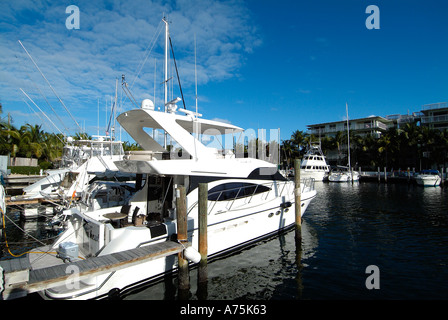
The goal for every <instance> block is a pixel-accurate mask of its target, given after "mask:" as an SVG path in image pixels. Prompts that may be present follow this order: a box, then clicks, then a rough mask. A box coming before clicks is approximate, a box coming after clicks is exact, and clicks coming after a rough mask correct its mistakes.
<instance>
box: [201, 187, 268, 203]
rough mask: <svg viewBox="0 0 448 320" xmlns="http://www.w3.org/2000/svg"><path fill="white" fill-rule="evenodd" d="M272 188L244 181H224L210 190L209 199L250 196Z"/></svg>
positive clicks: (224, 199)
mask: <svg viewBox="0 0 448 320" xmlns="http://www.w3.org/2000/svg"><path fill="white" fill-rule="evenodd" d="M269 190H271V188H269V187H266V186H262V185H258V184H254V183H244V182H230V183H223V184H220V185H218V186H216V187H213V188H212V189H210V190H209V191H208V200H211V201H226V200H232V199H234V198H235V197H236V199H240V198H244V197H249V196H252V195H254V194H258V193H262V192H266V191H269Z"/></svg>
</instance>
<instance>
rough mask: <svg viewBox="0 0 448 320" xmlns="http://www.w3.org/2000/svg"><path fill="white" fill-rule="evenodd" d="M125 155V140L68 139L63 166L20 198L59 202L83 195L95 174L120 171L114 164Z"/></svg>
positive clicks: (50, 173) (28, 187)
mask: <svg viewBox="0 0 448 320" xmlns="http://www.w3.org/2000/svg"><path fill="white" fill-rule="evenodd" d="M123 155H124V151H123V144H122V142H121V141H113V140H104V139H103V137H101V138H100V139H98V140H72V139H70V138H69V139H68V143H67V145H66V146H65V147H64V150H63V157H62V167H61V168H60V169H56V170H51V171H49V173H48V175H47V176H45V177H44V178H42V179H41V180H39V181H37V182H36V183H34V184H32V185H29V186H27V187H25V188H24V189H23V191H24V194H23V195H22V196H20V198H24V199H25V198H26V199H34V198H47V199H52V198H53V199H55V198H58V197H60V196H63V197H70V196H72V195H73V192H78V193H81V192H82V191H84V190H85V188H86V186H87V185H88V182H89V181H90V180H91V179H93V178H94V175H96V174H101V173H104V172H106V171H107V172H110V173H113V172H118V169H117V167H116V166H115V164H114V161H116V160H120V159H121V158H122V157H123Z"/></svg>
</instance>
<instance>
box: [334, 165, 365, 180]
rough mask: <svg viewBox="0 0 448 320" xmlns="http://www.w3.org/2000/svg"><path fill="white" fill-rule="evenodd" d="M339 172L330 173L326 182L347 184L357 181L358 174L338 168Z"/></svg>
mask: <svg viewBox="0 0 448 320" xmlns="http://www.w3.org/2000/svg"><path fill="white" fill-rule="evenodd" d="M338 168H339V170H336V171H332V172H331V173H330V175H329V176H328V180H329V181H331V182H347V181H359V172H357V171H354V170H351V171H349V168H348V167H341V166H339V167H338ZM341 169H342V170H341Z"/></svg>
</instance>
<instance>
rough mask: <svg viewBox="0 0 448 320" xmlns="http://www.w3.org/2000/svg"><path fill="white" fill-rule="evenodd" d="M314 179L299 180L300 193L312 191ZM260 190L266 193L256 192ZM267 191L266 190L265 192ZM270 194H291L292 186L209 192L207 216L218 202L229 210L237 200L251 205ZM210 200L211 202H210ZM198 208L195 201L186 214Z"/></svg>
mask: <svg viewBox="0 0 448 320" xmlns="http://www.w3.org/2000/svg"><path fill="white" fill-rule="evenodd" d="M314 181H315V180H314V179H313V178H307V179H301V180H300V190H301V192H302V193H303V192H308V191H312V190H314ZM260 189H264V190H266V191H261V192H257V191H259V190H260ZM267 189H268V190H267ZM271 192H275V193H276V197H281V196H283V195H286V194H293V193H294V190H293V185H292V184H290V183H288V181H272V182H269V183H261V184H255V183H247V184H246V185H245V186H241V187H235V188H230V189H225V190H219V191H215V192H211V193H210V192H209V193H208V196H207V199H208V200H207V201H208V205H207V207H208V208H209V210H208V212H207V214H210V213H211V212H213V209H214V208H215V206H216V205H217V204H218V203H219V202H220V201H226V206H225V208H226V209H227V211H228V210H231V209H232V207H233V205H234V203H235V201H236V200H239V199H244V201H245V204H249V203H251V201H252V200H253V198H254V196H256V195H260V197H261V199H262V200H267V199H268V197H269V195H270V194H271ZM229 195H231V197H229ZM210 198H212V199H213V200H210ZM197 206H198V201H195V202H194V203H193V204H192V205H191V206H190V207H189V210H188V214H189V213H190V212H191V211H192V210H193V209H194V208H196V207H197Z"/></svg>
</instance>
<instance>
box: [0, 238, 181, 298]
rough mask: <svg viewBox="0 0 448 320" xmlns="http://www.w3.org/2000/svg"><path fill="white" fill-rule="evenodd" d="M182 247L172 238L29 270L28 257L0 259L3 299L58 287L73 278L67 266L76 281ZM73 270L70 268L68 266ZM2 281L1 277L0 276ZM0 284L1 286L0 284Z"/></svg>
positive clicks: (172, 251) (148, 259)
mask: <svg viewBox="0 0 448 320" xmlns="http://www.w3.org/2000/svg"><path fill="white" fill-rule="evenodd" d="M182 250H183V246H182V245H181V244H179V243H177V242H174V241H166V242H161V243H156V244H153V245H149V246H146V247H142V248H137V249H131V250H127V251H122V252H117V253H112V254H108V255H104V256H98V257H92V258H89V259H86V260H79V261H75V262H72V263H67V264H60V265H56V266H51V267H46V268H42V269H36V270H30V269H31V266H30V264H29V262H28V257H24V258H19V259H12V260H4V261H0V267H1V268H3V274H4V276H3V278H4V283H3V287H4V291H3V292H2V298H3V299H14V298H18V297H23V296H25V295H27V294H29V293H32V292H37V291H42V290H45V289H49V288H52V287H56V286H60V285H63V284H64V283H65V281H67V279H69V278H70V277H73V273H72V272H67V270H68V269H67V267H68V266H75V267H77V268H78V270H79V274H77V276H78V277H79V280H82V279H84V278H89V277H92V276H99V275H101V274H105V273H109V272H112V271H116V270H120V269H122V268H126V267H130V266H132V265H136V264H140V263H143V262H147V261H150V260H155V259H159V258H163V257H166V256H169V255H172V254H177V253H178V252H181V251H182ZM71 270H73V269H71ZM0 281H2V279H0ZM0 287H1V286H0Z"/></svg>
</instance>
